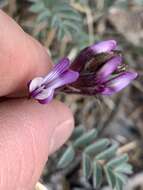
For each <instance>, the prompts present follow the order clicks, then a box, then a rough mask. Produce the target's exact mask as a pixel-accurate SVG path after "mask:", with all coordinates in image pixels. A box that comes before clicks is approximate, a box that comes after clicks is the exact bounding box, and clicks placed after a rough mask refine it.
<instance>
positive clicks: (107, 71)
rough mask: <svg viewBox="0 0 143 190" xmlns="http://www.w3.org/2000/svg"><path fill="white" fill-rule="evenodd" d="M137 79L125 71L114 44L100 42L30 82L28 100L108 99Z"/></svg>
mask: <svg viewBox="0 0 143 190" xmlns="http://www.w3.org/2000/svg"><path fill="white" fill-rule="evenodd" d="M136 77H137V73H136V72H134V71H127V69H126V66H125V64H124V63H123V62H122V55H121V52H120V51H119V50H117V43H116V41H114V40H107V41H102V42H99V43H96V44H93V45H91V46H89V47H86V48H85V49H83V50H82V51H81V52H80V53H79V55H78V56H77V57H76V58H75V59H74V60H73V61H72V62H71V63H70V61H69V59H68V58H63V59H61V60H60V61H59V63H58V64H57V65H55V67H54V68H53V70H51V72H50V73H49V74H48V75H47V76H45V77H37V78H35V79H33V80H32V81H30V83H29V92H30V96H31V97H33V98H35V99H36V100H38V101H39V102H40V103H48V102H50V101H51V100H52V99H53V96H54V94H55V93H57V92H65V93H75V94H82V95H96V94H100V95H112V94H114V93H117V92H119V91H120V90H122V89H123V88H125V87H126V86H127V85H128V84H130V83H131V81H132V80H134V79H135V78H136Z"/></svg>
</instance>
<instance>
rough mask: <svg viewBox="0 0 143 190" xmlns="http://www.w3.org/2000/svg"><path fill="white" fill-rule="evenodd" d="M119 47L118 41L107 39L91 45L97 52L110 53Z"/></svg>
mask: <svg viewBox="0 0 143 190" xmlns="http://www.w3.org/2000/svg"><path fill="white" fill-rule="evenodd" d="M116 47H117V42H116V41H115V40H106V41H101V42H99V43H96V44H93V45H92V46H90V49H91V50H92V51H94V52H95V53H108V52H110V51H112V50H114V49H116Z"/></svg>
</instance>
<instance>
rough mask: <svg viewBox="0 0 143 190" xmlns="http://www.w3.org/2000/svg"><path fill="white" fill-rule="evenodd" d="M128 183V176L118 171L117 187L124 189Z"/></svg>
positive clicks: (119, 189) (120, 189)
mask: <svg viewBox="0 0 143 190" xmlns="http://www.w3.org/2000/svg"><path fill="white" fill-rule="evenodd" d="M126 183H127V177H126V176H125V175H123V174H120V173H116V189H117V190H123V186H124V184H126Z"/></svg>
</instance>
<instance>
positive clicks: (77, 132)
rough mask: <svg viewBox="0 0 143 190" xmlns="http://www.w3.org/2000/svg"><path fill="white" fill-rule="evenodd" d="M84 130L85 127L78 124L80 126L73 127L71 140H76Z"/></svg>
mask: <svg viewBox="0 0 143 190" xmlns="http://www.w3.org/2000/svg"><path fill="white" fill-rule="evenodd" d="M84 131H85V128H84V127H82V126H80V127H75V129H74V132H73V133H72V136H71V138H70V139H71V140H76V139H77V138H78V137H80V136H81V135H82V134H83V133H84Z"/></svg>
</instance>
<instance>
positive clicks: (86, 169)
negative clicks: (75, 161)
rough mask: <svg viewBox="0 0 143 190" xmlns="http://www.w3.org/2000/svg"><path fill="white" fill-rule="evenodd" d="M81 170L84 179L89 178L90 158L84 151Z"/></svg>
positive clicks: (90, 171)
mask: <svg viewBox="0 0 143 190" xmlns="http://www.w3.org/2000/svg"><path fill="white" fill-rule="evenodd" d="M82 171H83V176H84V177H85V178H86V179H89V177H90V176H91V173H92V167H91V160H90V157H89V156H88V155H87V154H84V153H83V155H82Z"/></svg>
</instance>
